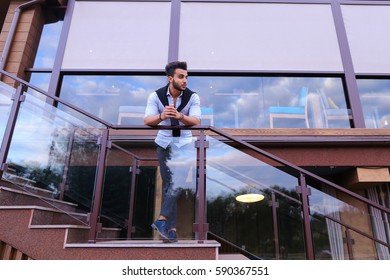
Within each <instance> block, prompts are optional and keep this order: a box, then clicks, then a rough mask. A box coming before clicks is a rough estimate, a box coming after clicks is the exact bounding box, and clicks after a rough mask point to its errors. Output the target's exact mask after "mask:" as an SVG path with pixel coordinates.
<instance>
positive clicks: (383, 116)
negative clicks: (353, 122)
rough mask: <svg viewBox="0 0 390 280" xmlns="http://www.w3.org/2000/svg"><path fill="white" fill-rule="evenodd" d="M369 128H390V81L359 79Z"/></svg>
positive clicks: (365, 117)
mask: <svg viewBox="0 0 390 280" xmlns="http://www.w3.org/2000/svg"><path fill="white" fill-rule="evenodd" d="M357 83H358V88H359V93H360V98H361V103H362V106H363V113H364V120H365V124H366V127H367V128H388V127H390V80H389V79H381V80H379V79H358V80H357Z"/></svg>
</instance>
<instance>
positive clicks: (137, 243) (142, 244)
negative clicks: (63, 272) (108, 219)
mask: <svg viewBox="0 0 390 280" xmlns="http://www.w3.org/2000/svg"><path fill="white" fill-rule="evenodd" d="M220 246H221V244H220V243H218V242H217V241H215V240H204V241H202V242H199V241H198V240H178V241H177V242H174V243H163V242H162V241H161V240H114V241H98V242H96V243H68V244H65V247H68V248H77V247H82V248H111V247H112V248H114V247H115V248H118V247H122V248H159V247H165V248H166V247H170V248H183V247H188V248H200V247H202V248H210V247H220Z"/></svg>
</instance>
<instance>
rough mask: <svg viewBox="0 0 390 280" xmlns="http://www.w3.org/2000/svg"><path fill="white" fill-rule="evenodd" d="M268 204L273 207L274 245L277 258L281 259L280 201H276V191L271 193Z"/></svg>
mask: <svg viewBox="0 0 390 280" xmlns="http://www.w3.org/2000/svg"><path fill="white" fill-rule="evenodd" d="M268 205H269V206H270V207H272V223H273V228H274V246H275V259H276V260H279V259H280V248H279V246H280V245H279V227H278V213H277V209H278V208H279V202H277V201H276V197H275V193H274V192H272V193H271V201H269V202H268Z"/></svg>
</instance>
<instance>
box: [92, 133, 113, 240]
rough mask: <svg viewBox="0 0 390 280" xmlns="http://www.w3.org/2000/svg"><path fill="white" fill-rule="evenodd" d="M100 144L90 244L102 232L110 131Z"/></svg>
mask: <svg viewBox="0 0 390 280" xmlns="http://www.w3.org/2000/svg"><path fill="white" fill-rule="evenodd" d="M99 142H100V143H99V144H100V154H99V160H98V166H97V172H96V180H95V191H94V197H93V205H92V212H91V215H90V221H89V223H90V230H89V238H88V242H90V243H95V242H96V236H97V233H98V232H100V231H101V224H98V220H99V214H100V209H101V204H102V197H103V185H104V173H105V163H106V156H107V149H108V148H110V147H111V145H110V144H111V143H110V142H109V141H108V129H107V128H106V129H105V130H104V131H103V135H102V136H101V138H100V140H99Z"/></svg>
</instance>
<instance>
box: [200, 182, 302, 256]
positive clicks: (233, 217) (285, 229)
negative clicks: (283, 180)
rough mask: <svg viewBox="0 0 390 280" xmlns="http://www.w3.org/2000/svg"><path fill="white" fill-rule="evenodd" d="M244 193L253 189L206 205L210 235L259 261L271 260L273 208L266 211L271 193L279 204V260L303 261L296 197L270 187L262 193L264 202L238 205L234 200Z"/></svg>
mask: <svg viewBox="0 0 390 280" xmlns="http://www.w3.org/2000/svg"><path fill="white" fill-rule="evenodd" d="M247 189H253V187H251V186H246V187H244V188H242V189H241V190H240V191H239V192H237V193H229V194H226V195H220V196H218V197H215V198H213V199H210V200H209V201H208V204H207V206H208V208H207V211H208V222H209V224H210V231H211V232H213V233H214V234H217V235H219V236H221V237H222V238H224V239H226V240H228V241H230V242H232V243H234V244H235V245H237V246H239V247H241V248H244V249H246V250H247V251H249V252H251V253H253V254H255V255H257V256H259V257H261V258H274V257H275V248H274V228H273V219H272V208H271V207H269V202H270V201H271V194H272V192H274V193H275V195H276V197H277V202H278V204H279V206H278V208H277V209H278V211H277V213H278V227H279V236H278V238H279V244H280V248H279V252H280V254H281V258H284V259H291V258H300V259H302V258H303V259H304V258H305V255H304V252H305V251H304V243H303V242H304V241H303V230H302V228H303V227H302V216H301V209H300V204H299V202H298V201H299V197H298V194H297V193H296V192H295V191H290V190H286V189H283V188H281V187H278V186H272V187H270V188H269V189H266V190H264V191H263V192H262V193H263V194H264V196H265V199H264V200H263V201H260V202H257V203H248V204H245V203H240V202H237V201H236V200H235V197H236V196H237V195H239V194H243V193H248V191H247Z"/></svg>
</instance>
